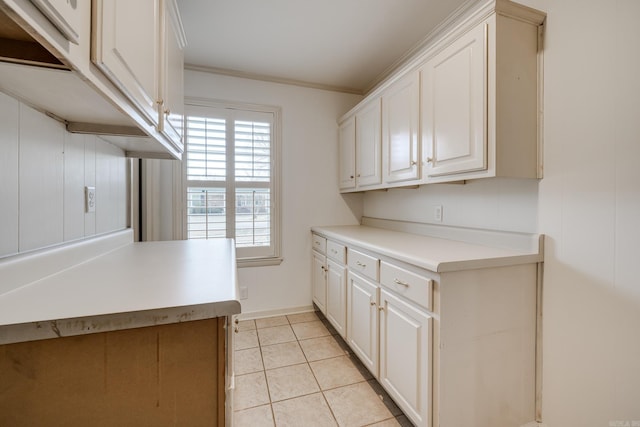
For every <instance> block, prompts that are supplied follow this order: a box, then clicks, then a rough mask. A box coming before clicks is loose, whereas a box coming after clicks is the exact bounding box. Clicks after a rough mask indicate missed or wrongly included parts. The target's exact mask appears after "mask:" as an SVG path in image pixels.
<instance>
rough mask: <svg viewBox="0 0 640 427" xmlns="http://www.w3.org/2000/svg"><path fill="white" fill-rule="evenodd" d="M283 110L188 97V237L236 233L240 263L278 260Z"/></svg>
mask: <svg viewBox="0 0 640 427" xmlns="http://www.w3.org/2000/svg"><path fill="white" fill-rule="evenodd" d="M279 117H280V114H279V109H277V108H269V107H261V106H241V105H228V104H220V103H214V102H204V101H194V100H187V105H186V120H185V123H186V132H185V134H186V138H185V142H186V144H185V146H186V150H185V154H184V160H185V161H184V162H183V164H184V169H185V171H184V172H185V175H186V210H185V211H186V221H185V224H186V237H187V239H213V238H221V237H232V238H234V239H235V241H236V248H237V256H238V261H239V263H243V262H246V263H254V264H257V265H261V264H271V262H265V261H267V260H268V259H273V261H274V263H275V262H279V258H278V257H279V256H280V254H279V240H280V238H279V227H278V225H279V220H278V218H279V212H278V206H279V205H278V187H277V184H278V177H279V172H278V168H277V166H278V156H279V150H278V146H279V145H278V127H279Z"/></svg>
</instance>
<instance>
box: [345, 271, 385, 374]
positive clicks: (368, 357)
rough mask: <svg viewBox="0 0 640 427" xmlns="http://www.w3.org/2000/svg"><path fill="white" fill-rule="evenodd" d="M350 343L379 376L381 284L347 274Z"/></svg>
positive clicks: (348, 339) (368, 367) (362, 359)
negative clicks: (379, 292)
mask: <svg viewBox="0 0 640 427" xmlns="http://www.w3.org/2000/svg"><path fill="white" fill-rule="evenodd" d="M347 277H348V285H347V295H348V296H347V343H348V344H349V346H350V347H351V349H352V350H353V352H354V353H355V354H356V355H357V356H358V357H359V358H360V360H361V361H362V363H363V364H364V365H365V366H366V367H367V369H369V371H370V372H371V373H372V374H373V376H374V377H376V378H378V285H377V284H376V283H374V282H372V281H370V280H368V279H365V278H364V277H362V276H359V275H357V274H355V273H352V272H351V271H349V272H348V273H347Z"/></svg>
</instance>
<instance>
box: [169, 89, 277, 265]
mask: <svg viewBox="0 0 640 427" xmlns="http://www.w3.org/2000/svg"><path fill="white" fill-rule="evenodd" d="M184 104H185V110H187V108H188V106H195V107H204V108H207V107H208V108H222V109H235V110H241V111H256V112H260V113H271V114H273V129H272V131H273V140H272V141H271V150H272V153H273V160H272V162H273V163H272V169H273V170H272V174H271V181H272V188H273V189H272V194H271V197H272V200H271V204H272V208H273V213H272V215H273V224H272V225H273V236H272V240H273V255H269V256H257V257H245V258H240V257H238V258H237V265H238V267H261V266H269V265H279V264H281V263H282V261H283V258H282V198H281V185H282V177H281V175H282V167H281V161H282V149H281V147H282V108H281V107H276V106H271V105H261V104H252V103H244V102H234V101H224V100H219V99H209V98H198V97H185V99H184ZM186 116H187V114H186V113H185V124H186ZM185 135H186V130H185ZM184 142H185V151H184V153H183V161H182V162H181V174H180V176H179V178H180V180H181V181H182V183H181V184H182V185H181V189H182V197H180V201H181V206H180V207H179V208H180V211H179V212H180V214H181V215H180V217H181V218H182V230H181V231H182V239H187V209H186V206H187V187H188V180H187V166H186V164H187V163H186V157H185V156H186V153H187V151H186V150H187V149H186V147H187V141H186V136H185V141H184Z"/></svg>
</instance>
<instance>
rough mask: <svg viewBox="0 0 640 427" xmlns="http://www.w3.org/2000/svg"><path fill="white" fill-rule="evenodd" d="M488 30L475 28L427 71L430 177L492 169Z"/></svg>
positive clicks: (425, 106)
mask: <svg viewBox="0 0 640 427" xmlns="http://www.w3.org/2000/svg"><path fill="white" fill-rule="evenodd" d="M485 33H486V30H485V26H484V25H481V26H478V27H477V28H475V29H473V30H471V31H470V32H469V33H467V34H465V35H464V36H462V37H461V38H459V39H458V40H456V41H455V42H454V43H453V44H452V45H451V46H449V47H447V48H446V49H444V50H443V51H442V52H440V53H439V54H438V55H436V56H435V57H434V58H432V59H431V60H429V61H428V62H427V63H426V64H425V66H424V67H423V68H422V70H421V75H422V92H421V97H422V106H423V111H422V142H423V153H424V154H423V158H424V166H425V176H426V178H427V179H428V177H429V176H438V175H447V174H455V173H462V172H470V171H475V170H483V169H486V168H487V150H486V149H487V135H486V114H487V110H486V102H485V99H486V93H487V73H486V70H487V62H486V56H487V53H486V34H485Z"/></svg>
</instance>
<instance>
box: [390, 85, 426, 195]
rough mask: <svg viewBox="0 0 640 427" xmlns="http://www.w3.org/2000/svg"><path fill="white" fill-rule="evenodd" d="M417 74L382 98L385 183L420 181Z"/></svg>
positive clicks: (391, 89)
mask: <svg viewBox="0 0 640 427" xmlns="http://www.w3.org/2000/svg"><path fill="white" fill-rule="evenodd" d="M418 86H419V78H418V73H409V74H408V75H406V76H405V77H403V78H402V79H401V80H399V81H397V82H396V83H394V84H393V85H392V86H391V87H389V89H387V91H386V92H385V93H384V95H383V96H382V148H383V155H382V159H383V165H384V180H385V182H389V183H392V182H400V181H408V180H415V179H418V178H419V173H420V171H419V166H418V163H419V156H418V119H419V102H420V100H419V90H418V89H419V88H418Z"/></svg>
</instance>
